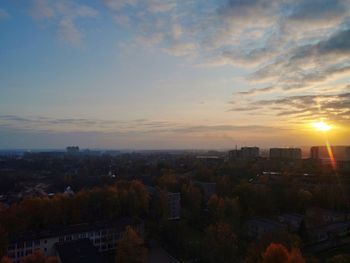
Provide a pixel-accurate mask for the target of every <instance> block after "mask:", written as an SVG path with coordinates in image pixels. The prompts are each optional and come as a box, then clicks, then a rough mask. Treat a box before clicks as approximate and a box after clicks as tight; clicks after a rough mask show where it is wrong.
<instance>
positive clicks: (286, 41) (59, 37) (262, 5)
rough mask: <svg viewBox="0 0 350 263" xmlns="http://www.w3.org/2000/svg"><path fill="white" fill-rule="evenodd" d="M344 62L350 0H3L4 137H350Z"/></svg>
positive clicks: (0, 100)
mask: <svg viewBox="0 0 350 263" xmlns="http://www.w3.org/2000/svg"><path fill="white" fill-rule="evenodd" d="M349 73H350V0H207V1H204V0H84V1H83V0H0V148H2V149H8V148H21V149H23V148H64V147H66V146H67V145H79V146H80V147H81V148H109V149H112V148H116V149H228V148H233V147H235V146H236V145H238V146H260V147H270V146H271V147H272V146H274V147H276V146H278V147H295V146H310V145H322V144H324V143H325V141H326V140H329V141H330V142H331V143H332V144H337V145H341V144H350V136H349V135H350V74H349ZM320 121H322V122H325V123H327V124H329V125H331V127H332V129H331V130H330V131H329V132H327V133H325V132H320V131H317V130H315V129H314V128H313V123H315V122H320Z"/></svg>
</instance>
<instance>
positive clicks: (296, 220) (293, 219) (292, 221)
mask: <svg viewBox="0 0 350 263" xmlns="http://www.w3.org/2000/svg"><path fill="white" fill-rule="evenodd" d="M278 220H279V222H280V223H282V224H285V225H286V226H287V228H288V230H289V231H292V232H297V231H298V230H299V229H300V226H301V224H302V222H303V220H304V215H301V214H296V213H286V214H281V215H279V216H278Z"/></svg>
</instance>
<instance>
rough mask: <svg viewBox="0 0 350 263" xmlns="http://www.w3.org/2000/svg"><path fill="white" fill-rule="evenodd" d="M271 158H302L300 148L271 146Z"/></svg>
mask: <svg viewBox="0 0 350 263" xmlns="http://www.w3.org/2000/svg"><path fill="white" fill-rule="evenodd" d="M270 159H287V160H300V159H301V149H300V148H271V149H270Z"/></svg>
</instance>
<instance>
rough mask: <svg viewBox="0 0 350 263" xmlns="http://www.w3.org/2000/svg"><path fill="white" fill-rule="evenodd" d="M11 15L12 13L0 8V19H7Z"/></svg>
mask: <svg viewBox="0 0 350 263" xmlns="http://www.w3.org/2000/svg"><path fill="white" fill-rule="evenodd" d="M9 17H10V14H9V13H8V12H7V11H6V10H5V9H2V8H0V20H2V19H7V18H9Z"/></svg>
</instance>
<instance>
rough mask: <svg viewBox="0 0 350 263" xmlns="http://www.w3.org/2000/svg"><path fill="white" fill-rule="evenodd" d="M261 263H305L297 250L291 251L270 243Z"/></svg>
mask: <svg viewBox="0 0 350 263" xmlns="http://www.w3.org/2000/svg"><path fill="white" fill-rule="evenodd" d="M261 262H262V263H305V260H304V258H303V256H302V255H301V253H300V251H299V250H298V249H295V248H293V249H292V250H291V251H288V249H287V248H286V247H285V246H283V245H281V244H277V243H271V244H270V245H269V246H268V247H267V249H266V250H265V252H264V253H263V255H262V261H261Z"/></svg>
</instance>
